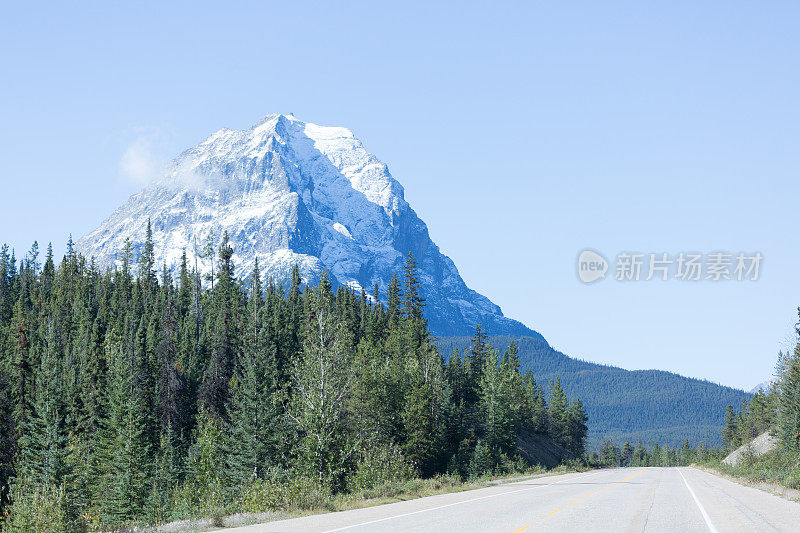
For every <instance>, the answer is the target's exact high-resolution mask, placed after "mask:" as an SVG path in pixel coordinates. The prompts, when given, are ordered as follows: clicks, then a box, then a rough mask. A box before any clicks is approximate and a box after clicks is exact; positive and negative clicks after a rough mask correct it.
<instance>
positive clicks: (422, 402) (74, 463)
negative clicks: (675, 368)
mask: <svg viewBox="0 0 800 533" xmlns="http://www.w3.org/2000/svg"><path fill="white" fill-rule="evenodd" d="M140 250H141V252H140V253H139V257H138V258H134V257H133V248H132V246H131V244H130V243H127V244H126V246H125V249H124V250H123V251H122V254H121V262H120V264H119V265H118V266H115V267H113V268H107V269H101V268H99V267H98V266H97V265H96V264H95V262H94V260H93V259H88V260H87V259H86V258H85V257H83V256H82V255H81V254H79V253H77V252H76V251H75V249H74V246H73V244H72V240H71V239H70V242H69V243H68V247H67V252H66V254H65V256H64V257H63V258H62V260H61V261H60V263H59V265H58V266H57V265H56V263H55V258H54V257H53V252H52V247H48V250H47V253H46V256H45V258H44V261H43V262H41V263H40V257H39V255H40V254H39V249H38V246H37V245H36V244H34V246H33V247H32V249H31V250H30V252H28V253H27V254H26V255H25V257H24V258H23V259H22V260H20V261H17V260H16V259H15V256H14V253H13V252H11V253H9V249H8V247H7V246H4V247H2V249H0V419H2V420H0V515H3V516H4V520H3V521H2V523H3V524H4V525H3V527H4V528H7V529H9V530H25V529H26V528H27V527H28V526H30V524H28V523H27V522H25V521H26V520H32V518H30V515H31V512H32V511H31V509H36V508H40V507H41V508H44V507H46V508H47V509H48V512H49V513H50V514H51V515H52V516H51V517H50V518H52V519H53V520H56V519H57V520H60V521H59V522H58V523H60V524H66V525H64V526H63V528H64V529H67V530H79V529H86V528H101V527H114V526H120V525H125V524H131V523H157V522H163V521H166V520H169V519H172V518H177V517H184V516H191V515H193V514H197V513H199V512H200V510H201V509H202V508H204V506H207V505H208V504H209V502H225V501H234V500H236V501H238V500H237V498H238V499H241V498H246V497H248V494H251V492H248V491H252V490H253V487H263V486H265V484H271V485H270V486H280V485H281V484H291V483H296V482H297V481H296V480H298V479H300V480H303V482H304V483H307V484H308V485H309V486H313V487H314V490H317V491H321V492H324V493H328V494H336V493H346V492H348V491H354V490H359V489H363V488H366V487H372V486H376V485H378V484H380V483H384V482H387V481H391V480H395V479H409V478H412V477H415V476H418V477H431V476H436V475H439V474H443V473H449V474H451V475H455V476H459V477H460V478H463V479H467V478H470V477H476V476H480V475H482V474H485V473H491V472H502V471H510V470H513V469H515V468H517V467H519V468H521V467H524V466H525V463H524V461H523V459H522V458H521V457H520V455H519V453H518V451H517V441H518V439H520V438H521V436H522V435H524V434H525V432H533V433H538V434H542V435H546V436H548V437H549V438H550V439H552V440H553V441H554V442H555V443H557V444H558V445H560V446H561V448H562V449H563V450H564V453H565V455H571V456H574V457H581V456H582V455H583V453H584V442H585V438H586V431H587V428H586V422H587V417H586V413H585V411H584V409H583V406H582V404H581V402H580V400H579V399H572V400H570V399H569V398H568V397H567V396H566V394H565V393H564V391H563V389H562V387H561V383H560V380H558V379H555V380H554V381H553V382H551V383H550V384H549V385H548V387H547V389H545V387H544V385H543V384H539V383H536V381H535V380H534V379H533V376H532V374H531V373H530V372H525V373H521V372H520V371H519V358H518V351H517V349H516V346H515V345H514V344H513V343H512V344H510V345H509V346H508V348H507V349H506V350H504V351H503V353H498V351H496V350H495V349H493V348H492V346H491V345H490V344H489V342H488V341H487V338H486V335H485V333H484V332H483V331H482V329H481V327H480V325H479V326H478V327H477V330H476V333H475V336H474V337H473V339H472V341H471V343H470V346H469V348H468V349H467V350H464V351H462V353H459V352H458V351H455V352H454V353H453V354H452V355H450V356H449V358H447V360H445V358H444V357H443V355H442V354H441V353H440V352H439V351H438V350H437V349H436V346H435V345H434V339H433V338H432V337H431V335H430V333H429V331H428V328H427V323H426V319H425V317H424V297H423V294H422V293H421V288H420V282H419V277H418V273H417V269H416V265H415V261H414V258H413V256H411V254H409V256H408V259H407V261H406V262H405V265H404V267H403V270H402V272H401V275H400V276H397V275H396V276H394V277H393V279H392V280H391V283H390V284H389V285H388V290H387V291H386V294H385V295H382V294H379V291H378V287H377V286H376V287H375V288H374V290H373V291H372V294H370V295H368V294H367V293H366V291H364V290H362V291H360V293H359V292H356V291H354V290H352V289H350V288H347V287H341V286H340V287H338V288H337V289H335V290H334V288H333V287H332V283H331V281H330V279H329V278H328V277H327V275H323V276H322V278H321V280H320V281H319V284H318V285H317V286H314V287H311V286H305V285H304V284H303V283H302V280H301V277H300V273H299V270H298V268H297V267H295V268H294V270H293V272H292V277H291V281H290V282H289V283H288V284H287V286H286V287H284V286H282V285H281V284H280V283H277V284H276V283H275V282H274V281H273V280H272V279H266V280H265V279H262V275H261V272H260V270H259V265H258V263H257V262H256V264H255V266H254V268H253V272H252V273H251V275H250V276H249V277H248V278H247V280H246V281H243V280H239V279H236V278H235V276H234V265H233V259H232V258H233V249H232V247H231V246H230V243H229V241H228V238H227V235H225V236H224V237H223V238H222V242H221V244H220V245H219V247H218V248H217V251H216V254H215V255H216V265H215V267H214V273H213V275H212V276H210V277H209V279H208V280H207V281H208V282H207V283H204V282H203V279H202V278H203V277H202V275H201V273H200V272H199V271H198V269H197V268H196V267H195V268H191V267H190V265H189V263H188V260H187V256H186V253H185V252H184V254H183V257H182V260H181V263H180V265H179V267H178V268H177V269H176V272H175V275H174V276H173V274H172V273H171V272H170V270H169V269H168V268H167V266H166V265H163V266H161V267H160V268H159V267H158V266H157V265H156V264H155V250H154V245H153V241H152V234H151V230H150V225H149V224H148V228H147V237H146V240H145V242H144V243H143V245H142V246H141V248H140ZM37 502H38V503H37ZM45 504H47V505H49V507H47V505H45ZM265 505H266V504H265ZM37 506H39V507H37ZM42 506H44V507H42ZM40 518H41V517H40ZM54 523H55V522H54ZM26 524H27V525H26ZM59 527H61V526H59Z"/></svg>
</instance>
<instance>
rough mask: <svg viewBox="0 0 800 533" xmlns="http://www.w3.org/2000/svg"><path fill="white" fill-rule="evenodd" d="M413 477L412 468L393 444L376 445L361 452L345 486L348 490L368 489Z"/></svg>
mask: <svg viewBox="0 0 800 533" xmlns="http://www.w3.org/2000/svg"><path fill="white" fill-rule="evenodd" d="M412 477H414V469H413V468H412V466H411V465H410V464H409V463H408V461H406V459H405V457H403V453H402V452H401V451H400V448H398V447H397V446H395V445H389V446H376V447H372V448H370V449H369V450H366V451H365V452H363V453H362V455H361V459H360V460H359V462H358V466H357V467H356V471H355V472H354V473H353V475H352V476H350V479H349V480H348V483H347V486H348V489H349V490H350V492H358V491H362V490H369V489H373V488H375V487H378V486H381V485H386V484H390V483H398V482H399V483H403V482H405V481H408V480H409V479H411V478H412Z"/></svg>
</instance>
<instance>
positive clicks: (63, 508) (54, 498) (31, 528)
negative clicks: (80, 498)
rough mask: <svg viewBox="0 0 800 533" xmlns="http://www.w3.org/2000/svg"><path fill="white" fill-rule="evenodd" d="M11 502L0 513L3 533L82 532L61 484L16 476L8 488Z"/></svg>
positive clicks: (82, 525)
mask: <svg viewBox="0 0 800 533" xmlns="http://www.w3.org/2000/svg"><path fill="white" fill-rule="evenodd" d="M10 499H11V505H9V506H8V507H7V509H6V511H5V514H4V516H3V520H2V522H0V524H2V527H1V528H0V529H1V530H2V531H3V533H7V532H8V533H10V532H15V533H16V532H20V533H51V532H53V533H58V532H62V531H63V532H70V533H71V532H75V531H84V530H85V529H86V527H85V525H84V524H83V523H82V521H80V520H79V519H77V518H73V517H72V516H71V514H72V513H71V512H70V509H69V506H68V503H67V497H66V494H65V491H64V486H63V485H59V486H52V485H42V484H37V483H34V482H33V481H31V480H30V479H27V478H23V479H18V480H16V482H15V483H14V484H13V485H12V487H11V492H10Z"/></svg>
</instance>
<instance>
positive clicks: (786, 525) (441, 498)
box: [227, 467, 800, 533]
mask: <svg viewBox="0 0 800 533" xmlns="http://www.w3.org/2000/svg"><path fill="white" fill-rule="evenodd" d="M227 531H232V532H237V533H271V532H287V533H288V532H303V533H305V532H334V531H345V532H348V533H361V532H366V531H370V532H375V531H381V532H383V531H389V532H393V531H404V532H405V531H432V532H437V533H442V532H459V533H466V532H473V531H474V532H497V533H522V532H523V531H525V532H528V533H530V532H533V531H564V532H570V533H572V532H584V531H609V532H621V531H637V532H639V531H669V532H674V531H680V532H684V531H687V532H689V531H703V532H727V531H747V532H751V531H787V532H788V531H795V532H797V531H800V504H798V503H794V502H790V501H788V500H785V499H783V498H780V497H778V496H775V495H772V494H769V493H766V492H763V491H761V490H758V489H755V488H751V487H745V486H742V485H739V484H738V483H734V482H732V481H728V480H726V479H723V478H720V477H718V476H715V475H712V474H709V473H707V472H704V471H701V470H697V469H695V468H691V467H681V468H615V469H604V470H595V471H590V472H584V473H571V474H563V475H558V476H546V477H539V478H535V479H531V480H527V481H518V482H514V483H507V484H502V485H495V486H491V487H486V488H481V489H475V490H470V491H465V492H458V493H452V494H442V495H438V496H431V497H427V498H419V499H416V500H408V501H404V502H398V503H392V504H388V505H381V506H375V507H368V508H364V509H355V510H351V511H343V512H338V513H327V514H320V515H314V516H307V517H302V518H295V519H291V520H283V521H278V522H269V523H265V524H259V525H253V526H247V527H240V528H234V529H230V530H227Z"/></svg>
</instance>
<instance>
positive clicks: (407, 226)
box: [78, 114, 533, 335]
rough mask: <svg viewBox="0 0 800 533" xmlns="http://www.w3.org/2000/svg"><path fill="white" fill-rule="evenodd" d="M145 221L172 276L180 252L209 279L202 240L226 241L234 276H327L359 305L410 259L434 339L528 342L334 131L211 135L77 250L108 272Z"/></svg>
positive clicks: (283, 128) (282, 119)
mask: <svg viewBox="0 0 800 533" xmlns="http://www.w3.org/2000/svg"><path fill="white" fill-rule="evenodd" d="M148 220H151V221H152V229H153V240H154V243H155V249H156V253H157V260H158V264H159V265H160V264H162V262H163V263H166V265H167V267H168V268H170V269H171V270H174V269H175V268H176V267H177V265H178V264H179V262H180V259H181V254H182V253H183V251H184V250H185V251H186V253H187V256H188V258H189V261H190V264H192V265H194V264H195V260H196V261H197V265H198V267H199V268H200V270H201V271H204V272H207V271H208V270H210V268H211V260H210V259H203V258H200V257H198V256H199V255H200V253H199V252H200V251H201V250H202V247H203V243H204V242H205V241H206V239H207V238H208V237H209V235H210V234H211V233H212V231H213V232H215V233H216V234H217V235H218V236H219V235H221V234H222V232H223V231H227V232H228V235H229V238H230V241H231V245H232V247H233V249H234V251H235V255H234V257H233V260H234V263H235V265H236V274H237V276H239V277H242V278H244V277H247V276H248V275H249V274H250V273H251V272H252V269H253V266H254V264H255V261H256V259H258V263H259V267H260V268H261V272H262V273H265V274H266V276H272V277H273V278H274V279H275V280H276V282H277V281H283V282H285V281H286V280H288V279H289V277H290V274H291V269H292V267H293V266H294V265H295V264H297V265H299V267H300V271H301V276H302V278H303V281H304V282H306V283H314V282H316V281H317V280H318V279H319V277H320V275H321V273H322V272H323V270H327V271H328V272H329V273H330V276H331V277H332V281H333V282H334V284H341V285H346V286H348V287H351V288H353V289H355V290H357V291H360V290H361V289H362V288H363V289H364V290H366V292H367V293H368V294H370V295H372V293H373V292H374V287H375V286H376V285H377V287H378V289H379V291H380V293H381V295H382V296H381V298H382V299H383V298H385V295H386V289H387V287H388V284H389V282H390V280H391V277H392V275H393V274H394V273H399V272H400V271H401V268H402V264H403V262H404V260H405V258H406V256H407V255H408V253H409V252H411V253H413V255H414V257H415V259H416V261H417V266H418V269H419V274H420V278H421V282H422V287H423V289H424V295H425V298H426V313H427V317H428V320H429V325H430V328H431V331H432V332H433V333H434V334H436V335H465V334H469V333H471V332H472V331H473V330H474V328H475V326H476V325H477V324H478V323H479V322H480V323H482V324H483V326H484V328H485V329H486V331H487V332H489V333H493V334H522V335H525V334H532V333H533V332H532V331H531V330H530V329H528V328H527V327H526V326H524V325H523V324H521V323H520V322H517V321H515V320H511V319H509V318H506V317H504V316H503V313H502V311H501V310H500V307H498V306H497V305H495V304H494V303H492V302H491V301H490V300H489V299H488V298H486V297H485V296H483V295H481V294H478V293H477V292H475V291H473V290H471V289H470V288H469V287H467V285H466V284H465V283H464V280H463V279H461V276H460V275H459V273H458V269H457V268H456V266H455V264H454V263H453V261H452V260H451V259H450V258H449V257H447V256H446V255H444V254H442V253H441V251H440V250H439V247H438V246H437V245H436V244H435V243H434V242H433V241H432V240H431V238H430V236H429V234H428V228H427V226H426V225H425V223H424V222H423V221H422V220H421V219H420V218H419V217H418V216H417V214H416V213H415V212H414V210H413V209H412V208H411V206H410V205H409V204H408V202H406V200H405V199H404V198H403V187H402V186H401V185H400V183H398V182H397V181H396V180H395V179H394V178H393V177H392V176H391V174H390V173H389V169H388V168H387V166H386V165H385V164H384V163H383V162H381V161H380V160H379V159H378V158H377V157H375V156H374V155H372V154H371V153H369V152H368V151H367V150H366V149H365V148H364V146H363V145H362V143H361V142H360V141H359V140H358V139H357V138H356V137H355V136H354V135H353V133H352V132H350V131H349V130H347V129H345V128H338V127H322V126H317V125H315V124H311V123H306V122H302V121H300V120H298V119H296V118H295V117H294V116H292V115H280V114H276V115H269V116H267V117H266V118H264V119H263V120H261V121H260V122H258V123H257V124H255V125H254V126H253V127H252V128H250V129H248V130H245V131H234V130H230V129H221V130H219V131H217V132H216V133H214V134H212V135H211V136H210V137H208V138H207V139H206V140H204V141H203V142H202V143H200V144H199V145H197V146H195V147H194V148H191V149H189V150H187V151H185V152H184V153H183V154H181V155H180V156H179V157H178V158H177V159H175V160H174V161H173V162H172V163H171V164H170V165H169V166H168V168H167V169H166V170H165V173H164V175H163V177H161V178H160V179H158V180H156V181H154V182H153V183H151V184H150V185H149V186H147V187H146V188H145V189H144V190H143V191H142V192H140V193H138V194H136V195H134V196H132V197H131V198H130V199H129V200H128V202H127V203H126V204H125V205H123V206H122V207H120V208H119V209H117V210H116V211H115V212H114V213H113V214H112V215H111V216H110V217H109V218H108V219H107V220H106V221H105V222H103V223H102V224H101V225H100V227H98V228H97V229H96V230H95V231H93V232H91V233H90V234H88V235H86V236H85V237H83V238H82V239H80V241H79V242H78V249H79V250H80V251H81V252H83V253H84V255H86V256H87V257H90V256H93V257H95V259H96V260H97V261H99V262H100V263H101V264H104V265H111V264H113V263H115V262H116V263H119V261H120V259H121V254H122V251H123V249H124V247H125V242H126V240H128V239H129V240H130V242H131V245H132V247H133V255H134V258H135V257H136V256H138V251H139V247H140V246H141V243H142V242H144V239H145V228H146V226H147V222H148Z"/></svg>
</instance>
